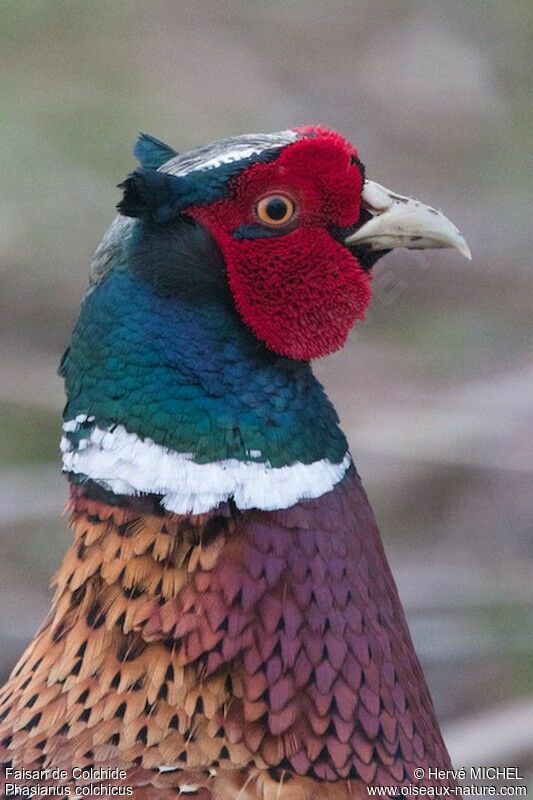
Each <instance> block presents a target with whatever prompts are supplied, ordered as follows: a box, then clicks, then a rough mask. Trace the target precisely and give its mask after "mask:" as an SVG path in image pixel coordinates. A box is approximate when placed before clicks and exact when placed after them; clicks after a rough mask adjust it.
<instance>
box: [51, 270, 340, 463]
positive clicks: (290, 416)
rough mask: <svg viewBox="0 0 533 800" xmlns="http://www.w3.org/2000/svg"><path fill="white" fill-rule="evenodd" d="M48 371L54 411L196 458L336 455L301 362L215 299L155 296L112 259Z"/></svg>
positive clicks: (327, 409)
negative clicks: (63, 398) (281, 353)
mask: <svg viewBox="0 0 533 800" xmlns="http://www.w3.org/2000/svg"><path fill="white" fill-rule="evenodd" d="M60 371H61V374H62V375H63V376H64V378H65V383H66V391H67V396H68V402H67V405H66V408H65V419H66V420H72V419H74V418H75V417H76V416H77V415H80V414H82V415H87V416H89V417H90V418H91V422H90V423H89V424H90V425H95V426H98V427H99V428H104V429H106V428H110V427H113V426H116V425H119V424H120V425H123V426H124V427H125V428H126V430H127V431H129V432H130V433H135V434H137V435H138V436H139V437H141V438H143V439H146V438H149V439H151V440H153V441H154V442H155V443H157V444H159V445H162V446H164V447H167V448H169V449H171V450H174V451H176V452H179V453H191V454H192V456H193V458H194V460H195V461H196V462H198V463H208V462H213V461H220V460H223V459H237V460H241V461H257V462H268V463H269V464H270V465H271V466H273V467H278V466H284V465H288V464H293V463H295V462H302V463H305V464H309V463H311V462H314V461H317V460H320V459H324V458H325V459H328V460H330V461H331V462H333V463H339V462H341V461H342V459H343V456H344V454H345V453H346V450H347V444H346V440H345V437H344V435H343V434H342V432H341V431H340V429H339V427H338V424H337V423H338V419H337V415H336V413H335V410H334V408H333V406H332V405H331V403H330V402H329V400H328V399H327V397H326V395H325V393H324V390H323V388H322V386H321V385H320V383H319V382H318V381H317V380H316V378H315V377H314V376H313V374H312V371H311V368H310V366H309V364H308V363H306V362H299V361H292V360H289V359H286V358H281V357H278V356H276V355H275V354H274V353H272V352H270V351H269V350H267V349H266V348H265V347H264V346H263V345H262V344H261V343H260V342H258V341H257V340H256V339H255V338H254V337H253V335H252V334H251V333H250V332H249V331H248V329H247V328H246V327H245V326H244V325H243V324H242V323H241V321H240V319H239V318H238V316H237V314H236V312H235V310H234V308H233V307H232V305H231V304H230V303H228V302H227V299H226V298H223V297H222V298H217V297H216V296H215V295H208V296H207V297H206V298H203V299H199V298H198V297H196V298H189V299H187V298H177V297H170V296H163V295H161V294H158V293H157V292H156V291H155V290H154V289H153V288H152V287H151V286H150V285H149V284H148V283H147V282H146V281H144V280H142V279H141V278H139V277H136V276H135V275H134V274H132V272H131V271H130V270H129V269H127V268H125V267H124V266H120V265H119V266H115V267H114V268H113V269H112V270H111V271H110V272H109V273H108V274H107V275H106V277H105V278H104V279H103V280H102V282H101V283H100V284H99V285H98V286H96V288H95V289H94V290H93V291H92V292H91V293H90V294H89V295H88V296H87V297H86V299H85V301H84V303H83V306H82V311H81V314H80V318H79V320H78V323H77V325H76V328H75V331H74V334H73V338H72V342H71V346H70V348H69V349H68V350H67V352H66V353H65V356H64V357H63V361H62V364H61V370H60ZM92 417H94V421H92ZM67 435H68V436H73V437H75V436H77V437H78V438H79V436H80V433H79V431H78V432H73V433H69V434H67ZM72 443H73V444H75V442H74V441H73V442H72Z"/></svg>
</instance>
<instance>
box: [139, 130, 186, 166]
mask: <svg viewBox="0 0 533 800" xmlns="http://www.w3.org/2000/svg"><path fill="white" fill-rule="evenodd" d="M133 155H134V156H135V158H137V159H138V160H139V163H140V165H141V167H143V169H157V168H158V167H160V166H161V165H162V164H164V163H165V162H166V161H168V160H169V159H171V158H174V156H177V155H178V153H177V151H176V150H174V149H173V148H172V147H169V145H168V144H165V143H164V142H161V141H160V140H159V139H156V138H155V136H150V135H149V134H148V133H141V134H139V138H138V139H137V141H136V142H135V146H134V148H133Z"/></svg>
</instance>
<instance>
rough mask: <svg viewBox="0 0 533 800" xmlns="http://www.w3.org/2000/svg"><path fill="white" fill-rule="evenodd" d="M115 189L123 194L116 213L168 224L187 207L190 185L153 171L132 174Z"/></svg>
mask: <svg viewBox="0 0 533 800" xmlns="http://www.w3.org/2000/svg"><path fill="white" fill-rule="evenodd" d="M118 188H119V189H122V190H123V193H124V194H123V196H122V200H121V201H120V203H118V205H117V210H118V211H119V212H120V213H121V214H122V215H123V216H125V217H139V218H141V219H145V220H151V221H152V222H168V221H169V220H171V219H172V218H173V217H177V216H178V214H179V213H180V211H182V210H183V209H184V208H185V206H187V205H189V204H190V198H191V186H190V182H189V181H188V180H187V179H186V178H178V177H177V176H176V175H169V174H168V173H166V172H157V170H155V169H146V170H144V169H139V170H136V171H135V172H132V173H131V175H128V177H127V178H126V180H125V181H124V182H123V183H119V185H118Z"/></svg>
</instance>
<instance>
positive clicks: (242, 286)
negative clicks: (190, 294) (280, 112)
mask: <svg viewBox="0 0 533 800" xmlns="http://www.w3.org/2000/svg"><path fill="white" fill-rule="evenodd" d="M301 132H302V131H301ZM303 132H304V133H305V134H306V138H303V139H299V140H297V141H296V142H295V143H294V144H291V145H288V146H287V147H285V148H284V150H283V151H282V153H281V154H280V156H279V158H277V159H276V160H275V161H272V162H268V163H257V164H254V165H253V166H252V167H250V168H249V169H247V170H246V171H244V172H243V173H241V174H240V175H239V177H238V178H237V179H236V180H235V182H234V184H233V186H232V190H231V192H230V194H229V195H228V197H226V198H224V199H223V200H220V201H218V202H215V203H212V204H210V205H207V206H197V207H195V208H192V209H190V210H189V213H190V215H191V216H193V217H194V218H195V219H197V220H198V221H199V222H200V223H201V224H202V225H204V226H205V227H206V228H207V229H208V230H209V231H210V232H211V234H212V235H213V236H214V237H215V239H216V240H217V242H218V244H219V246H220V248H221V250H222V252H223V255H224V260H225V263H226V268H227V275H228V281H229V285H230V289H231V292H232V294H233V298H234V301H235V305H236V308H237V310H238V311H239V314H240V315H241V317H242V319H243V321H244V322H245V323H246V324H247V325H248V326H249V327H250V328H251V329H252V331H253V332H254V334H255V335H256V336H257V337H258V338H259V339H261V340H262V341H263V342H265V344H266V345H267V346H268V347H269V348H270V349H272V350H274V351H275V352H277V353H280V354H281V355H284V356H288V357H290V358H296V359H306V360H307V359H312V358H317V357H319V356H323V355H326V354H327V353H331V352H333V351H335V350H337V349H339V348H340V347H342V345H343V344H344V342H345V340H346V337H347V336H348V333H349V331H350V329H351V328H352V326H353V324H354V322H355V321H356V320H357V319H360V318H362V317H363V315H364V312H365V309H366V307H367V305H368V303H369V301H370V296H371V290H370V277H369V275H368V274H367V273H366V272H365V271H364V270H363V269H362V267H361V266H360V264H359V262H358V260H357V258H356V257H355V256H354V255H353V254H352V253H351V252H350V251H349V250H348V249H347V248H346V247H345V246H344V245H342V244H341V243H340V242H338V241H337V240H336V239H335V238H334V237H333V235H332V234H331V232H330V231H332V230H334V229H335V228H346V227H349V226H355V225H356V223H357V221H358V219H359V215H360V197H361V191H362V185H363V177H362V174H361V170H360V168H359V166H358V164H357V153H356V151H355V149H354V148H353V147H352V145H350V144H349V143H348V142H346V140H345V139H343V138H342V137H341V136H339V135H338V134H336V133H333V132H330V131H322V130H321V129H305V131H303ZM276 193H282V194H284V195H287V196H288V197H290V198H291V199H292V200H293V201H294V203H295V205H296V209H297V210H296V214H295V217H294V219H293V220H292V221H291V222H290V223H289V224H288V225H287V227H286V229H283V230H277V231H275V232H273V234H272V235H265V236H261V235H259V236H257V237H256V236H253V235H252V236H250V237H247V236H243V237H238V236H236V235H235V233H236V231H238V230H239V229H242V228H243V227H244V228H247V227H249V226H251V227H253V226H257V225H258V219H257V215H256V211H255V209H256V206H257V203H258V201H259V200H260V199H261V197H264V196H266V195H268V194H276Z"/></svg>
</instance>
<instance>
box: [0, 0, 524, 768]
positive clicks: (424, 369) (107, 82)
mask: <svg viewBox="0 0 533 800" xmlns="http://www.w3.org/2000/svg"><path fill="white" fill-rule="evenodd" d="M532 23H533V6H531V5H529V4H528V3H526V2H519V1H517V2H514V0H510V1H509V2H507V1H505V0H500V2H497V1H496V2H491V0H470V2H467V3H465V2H459V1H457V2H455V0H450V2H447V3H440V2H438V0H421V1H420V2H417V0H398V1H397V2H389V1H387V0H356V1H355V2H348V1H347V0H329V2H322V0H319V1H318V2H314V0H296V1H295V2H292V3H282V2H277V1H276V2H268V3H267V2H263V3H259V2H247V1H246V0H242V1H239V0H228V1H227V2H220V1H219V2H217V1H216V0H212V1H211V2H210V1H209V0H196V2H194V3H186V2H183V3H182V2H171V1H170V0H168V1H167V0H158V2H151V3H146V2H140V1H139V2H138V1H137V0H129V1H128V2H126V1H125V0H114V2H112V3H109V2H104V0H93V2H91V3H83V2H81V0H4V2H3V3H2V4H1V5H0V45H1V54H0V75H1V79H0V115H1V120H2V136H1V139H0V162H1V174H2V191H1V192H0V257H1V261H2V280H1V284H0V291H1V295H0V302H1V309H0V311H1V313H0V332H1V340H0V536H1V538H0V557H1V562H0V610H1V615H0V670H1V672H2V673H3V674H5V673H6V672H7V671H8V669H9V668H10V667H11V665H12V663H13V660H14V659H15V657H16V655H17V653H19V652H20V650H21V649H22V646H23V644H24V642H25V641H27V639H28V638H29V637H30V636H31V634H32V632H33V631H34V629H35V628H36V627H37V625H38V623H39V622H40V620H41V618H42V617H43V616H44V614H45V611H46V609H47V606H48V602H49V600H48V596H47V590H46V586H47V583H48V581H49V578H50V576H51V574H52V572H53V570H54V568H55V565H56V564H57V561H58V560H59V558H60V555H61V552H62V551H63V550H64V548H65V546H66V542H67V541H68V534H67V533H66V530H65V525H64V522H62V521H60V516H59V515H60V511H61V508H62V505H63V503H64V500H65V494H66V493H65V487H64V485H63V483H62V482H61V480H60V479H59V478H58V474H57V471H58V459H57V456H56V441H57V438H58V431H59V415H60V410H61V405H62V388H61V385H60V382H59V380H58V379H57V378H56V377H55V369H56V365H57V362H58V361H59V357H60V353H61V351H62V349H63V348H64V347H65V345H66V343H67V340H68V335H69V331H70V329H71V327H72V324H73V322H74V319H75V316H76V313H77V307H78V304H79V300H80V298H81V297H82V295H83V292H84V288H85V284H86V280H87V267H88V263H89V260H90V257H91V253H92V251H93V250H94V248H95V246H96V244H97V243H98V240H99V238H100V236H101V234H102V232H103V230H104V229H105V227H106V225H107V224H108V222H109V221H110V219H111V218H112V216H113V207H114V204H115V203H116V201H117V199H118V195H117V192H116V190H115V189H114V186H115V184H116V183H118V182H119V180H121V179H122V178H123V177H124V176H125V174H126V173H127V172H128V171H129V170H130V169H131V167H132V165H133V160H132V158H131V155H130V149H131V145H132V143H133V141H134V139H135V136H136V134H137V131H138V130H146V131H148V132H150V133H153V134H155V135H156V136H159V137H160V138H162V139H165V140H168V141H169V143H170V144H172V145H175V146H176V147H178V148H180V149H181V148H187V147H188V146H191V145H193V144H197V143H201V142H204V141H209V140H210V139H213V138H217V137H219V136H223V135H228V134H232V133H239V132H243V131H253V130H276V129H281V128H284V127H288V126H293V125H296V124H304V123H315V122H320V123H323V124H326V125H328V126H331V127H336V128H338V129H339V130H341V131H342V132H343V133H344V134H346V135H347V136H348V137H350V138H352V140H353V141H354V142H355V143H356V144H357V145H358V147H359V149H360V151H361V155H362V157H363V160H364V161H365V162H366V165H367V174H368V175H369V176H370V177H372V178H374V179H376V180H378V181H379V182H382V183H384V184H386V185H388V186H391V187H392V188H394V189H396V190H398V191H400V192H402V193H406V194H413V195H415V196H418V197H420V198H421V199H426V200H428V201H429V202H432V203H433V204H436V205H439V206H440V207H442V208H443V209H444V211H445V212H446V213H447V214H448V215H449V216H450V217H451V219H452V220H453V221H454V222H456V223H457V224H458V225H459V226H460V227H461V229H462V230H463V232H464V234H465V235H466V237H467V239H468V241H469V244H470V246H471V249H472V252H473V256H474V260H473V262H472V263H471V264H469V263H467V262H465V261H463V260H462V259H461V258H460V257H459V256H458V255H457V254H456V253H451V252H447V251H436V252H433V253H429V254H424V253H416V252H411V253H409V252H403V253H396V254H394V255H392V256H389V257H388V258H387V259H386V260H385V261H384V262H382V265H380V266H379V267H378V268H377V270H376V276H375V301H374V307H373V310H372V312H371V314H370V315H369V319H368V321H367V323H366V324H364V325H360V326H359V327H358V328H357V329H356V330H355V331H354V334H353V336H352V338H351V341H350V343H349V346H348V347H347V348H346V349H345V350H344V351H343V352H342V353H340V354H338V355H336V356H334V357H332V358H330V359H327V360H326V361H324V362H322V363H320V364H319V365H317V371H318V373H319V374H320V377H321V378H322V379H323V380H324V382H325V383H326V386H327V388H328V391H329V393H330V395H331V396H332V398H333V399H334V401H335V402H336V403H337V405H338V407H339V410H340V412H341V416H342V418H343V423H344V426H345V428H346V430H347V432H348V433H349V437H350V441H351V444H352V450H353V452H354V455H355V459H356V462H357V464H358V466H359V470H360V472H361V473H362V474H363V477H364V479H365V483H366V486H367V488H368V491H369V493H370V496H371V499H372V501H373V504H374V506H375V508H376V511H377V515H378V518H379V520H380V523H381V527H382V530H383V535H384V538H385V540H386V543H387V546H388V552H389V555H390V558H391V561H392V563H393V567H394V569H395V573H396V575H397V577H398V581H399V585H400V590H401V594H402V597H403V599H404V602H405V604H406V608H407V612H408V615H409V618H410V623H411V626H412V629H413V634H414V637H415V640H416V644H417V647H418V651H419V653H420V655H421V658H422V660H423V662H424V665H425V668H426V670H427V673H428V676H429V680H430V683H431V686H432V690H433V693H434V696H435V700H436V703H437V706H438V709H439V713H440V715H441V717H442V719H443V720H444V721H445V723H447V725H448V726H449V730H450V737H451V741H452V743H453V749H454V752H455V753H456V760H457V759H459V761H460V760H461V758H463V759H464V760H465V761H466V760H467V759H468V758H470V759H471V760H472V761H473V763H476V757H477V755H478V754H477V752H476V745H475V744H474V747H473V755H472V741H474V743H475V742H476V736H478V738H479V742H480V745H479V748H481V742H482V741H483V742H484V745H483V746H485V747H486V744H487V742H486V741H485V740H487V736H489V737H492V739H491V741H493V742H494V743H495V744H494V747H495V748H496V750H494V757H496V754H498V755H501V758H502V759H504V760H505V759H507V760H509V759H511V760H512V758H511V755H512V756H513V758H515V760H518V761H519V763H520V765H521V766H522V768H523V770H527V769H530V770H531V769H533V756H532V755H531V753H532V751H533V745H532V743H531V730H533V723H531V724H527V718H525V716H524V711H525V710H528V709H532V708H533V680H532V679H533V616H532V609H533V580H532V577H533V537H532V530H531V528H532V520H533V492H532V483H533V481H532V478H533V436H532V433H533V401H532V395H533V362H532V359H531V344H532V338H533V337H532V331H533V323H532V313H531V311H532V302H531V299H532V295H533V271H532V269H531V256H530V236H531V233H530V225H528V224H527V222H528V221H529V220H527V222H526V212H527V210H528V202H529V205H530V201H529V198H530V188H531V187H530V186H528V183H527V178H528V170H527V164H528V154H529V153H530V151H531V145H532V140H533V134H532V127H531V119H530V117H529V116H528V114H529V109H530V108H531V100H532V94H533V91H532V89H531V84H530V83H529V82H528V80H527V74H528V68H530V66H531V64H530V61H529V60H528V53H529V52H531V47H530V45H531V26H532ZM528 190H529V191H528ZM516 704H518V705H517V707H518V709H521V714H518V715H516V714H515V711H516ZM513 714H514V716H513ZM478 715H485V716H478ZM532 718H533V710H532ZM494 719H496V721H497V724H495V725H494V724H493V725H492V727H491V725H490V721H491V720H493V721H494ZM524 719H526V722H524ZM500 721H501V724H500ZM505 721H507V723H508V728H512V729H513V730H514V731H515V732H516V731H517V730H518V731H520V725H522V726H523V728H524V731H523V735H519V736H518V737H517V736H515V739H518V744H517V743H514V744H512V747H514V751H513V750H512V748H511V751H510V747H511V740H512V736H509V735H505V734H504V735H503V736H502V731H503V730H504V729H505V730H507V728H505V724H504V723H505ZM467 723H468V725H470V727H468V725H467ZM476 725H478V727H476ZM472 726H473V727H472ZM498 731H499V732H500V733H498ZM528 735H529V744H528V743H527V738H528ZM501 740H502V741H503V742H506V744H505V746H503V743H502V741H501ZM489 744H490V743H489ZM469 747H470V750H469V749H468V748H469ZM498 748H503V749H498ZM521 749H522V751H523V752H520V750H521ZM484 752H486V750H485V751H484ZM489 752H490V749H489ZM479 753H481V749H480V751H479ZM469 754H470V755H469ZM513 763H515V762H514V761H513Z"/></svg>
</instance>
